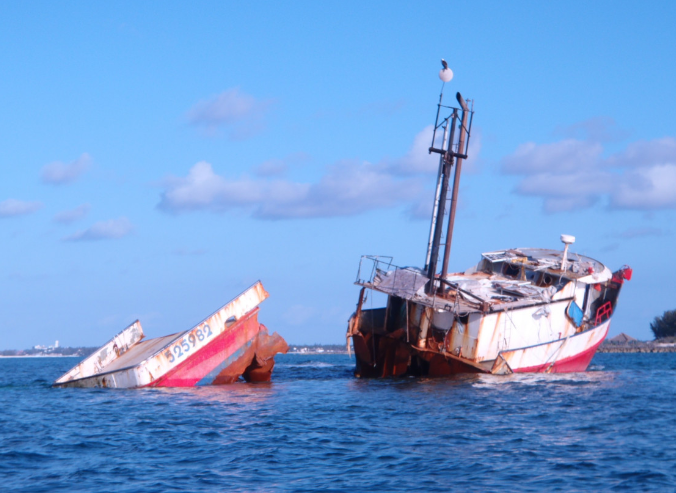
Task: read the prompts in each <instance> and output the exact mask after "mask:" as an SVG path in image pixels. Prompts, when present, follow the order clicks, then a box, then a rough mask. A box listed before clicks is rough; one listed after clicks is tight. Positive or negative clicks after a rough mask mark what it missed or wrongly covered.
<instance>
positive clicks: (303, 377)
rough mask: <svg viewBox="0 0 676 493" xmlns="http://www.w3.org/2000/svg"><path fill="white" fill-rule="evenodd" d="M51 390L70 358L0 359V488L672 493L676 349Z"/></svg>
mask: <svg viewBox="0 0 676 493" xmlns="http://www.w3.org/2000/svg"><path fill="white" fill-rule="evenodd" d="M277 361H278V363H277V366H276V367H275V372H274V375H273V382H272V383H270V384H246V383H243V382H239V383H235V384H232V385H227V386H221V387H201V388H194V389H142V390H97V389H91V390H90V389H53V388H51V386H50V385H51V383H52V381H53V380H55V379H56V378H57V377H58V376H59V375H60V374H61V373H63V372H65V371H66V370H68V369H69V368H70V367H71V366H73V365H74V364H75V363H76V362H77V359H74V358H26V359H0V490H2V491H26V492H28V491H30V492H39V491H46V492H47V491H49V492H53V491H92V492H105V491H121V492H132V491H133V492H136V491H139V492H165V491H316V490H324V491H448V490H451V489H453V490H458V491H463V490H465V491H466V490H472V491H580V490H585V491H614V490H628V491H642V490H645V491H674V490H675V489H676V412H675V411H676V354H628V355H620V354H599V355H597V356H596V357H595V359H594V361H593V362H592V366H591V368H590V371H588V372H587V373H578V374H567V375H520V376H516V375H512V376H469V375H467V376H460V377H457V378H448V379H437V380H424V379H413V378H407V379H398V380H366V381H365V380H356V379H355V378H354V377H353V376H352V362H351V361H350V360H349V359H348V358H347V356H341V355H318V356H313V355H285V356H281V357H278V358H277Z"/></svg>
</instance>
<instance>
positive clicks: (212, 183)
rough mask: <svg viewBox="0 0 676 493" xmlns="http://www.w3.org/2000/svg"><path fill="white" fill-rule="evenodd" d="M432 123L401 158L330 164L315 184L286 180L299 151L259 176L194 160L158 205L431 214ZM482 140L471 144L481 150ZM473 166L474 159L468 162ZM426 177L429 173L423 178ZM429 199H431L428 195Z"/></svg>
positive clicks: (256, 212) (275, 215) (284, 213)
mask: <svg viewBox="0 0 676 493" xmlns="http://www.w3.org/2000/svg"><path fill="white" fill-rule="evenodd" d="M431 139H432V127H431V126H430V127H426V128H425V129H423V130H422V131H421V132H420V133H418V134H417V135H416V136H415V138H414V141H413V145H412V146H411V148H410V150H409V151H408V152H407V153H406V155H404V156H403V157H402V158H400V159H395V160H385V161H383V162H381V163H378V164H371V163H368V162H361V163H360V162H357V161H340V162H338V163H336V164H333V165H331V166H327V167H326V169H325V173H324V174H323V176H321V177H320V178H319V180H317V181H315V182H299V181H292V180H290V179H288V178H284V177H283V176H282V175H284V173H285V171H286V170H287V164H286V163H287V162H288V161H290V160H306V159H307V156H306V155H303V154H300V155H294V156H289V157H287V158H285V159H284V160H273V161H267V162H266V163H263V164H262V165H260V166H258V167H255V168H254V169H253V171H254V174H255V175H257V176H254V177H252V176H248V175H242V176H240V177H236V178H232V177H226V176H222V175H219V174H218V173H216V172H215V171H214V169H213V167H212V165H211V164H210V163H207V162H205V161H201V162H199V163H197V164H195V165H194V166H193V167H192V168H191V169H190V170H189V171H188V174H187V176H185V177H171V178H169V179H167V180H165V190H164V191H163V192H162V194H161V199H160V203H159V204H158V207H159V208H160V209H161V210H163V211H165V212H169V213H173V214H178V213H183V212H188V211H198V210H208V211H212V212H222V211H226V210H233V209H239V210H244V211H245V212H246V213H248V214H251V215H252V216H254V217H257V218H262V219H286V218H309V217H336V216H349V215H356V214H361V213H363V212H367V211H370V210H375V209H386V208H392V207H397V206H401V205H408V206H409V216H410V217H411V218H420V217H422V216H425V217H426V216H427V214H425V211H426V210H427V209H429V207H427V208H426V207H425V206H424V205H423V203H422V200H425V199H429V197H428V196H429V195H430V194H427V195H425V197H424V198H423V195H422V194H423V192H424V189H425V186H427V187H428V188H431V187H433V186H434V185H435V181H434V180H433V179H432V180H430V177H432V176H436V174H437V171H438V166H439V155H438V154H432V155H430V154H429V151H428V149H429V146H430V143H431ZM480 146H481V141H480V139H477V141H476V142H475V143H471V142H470V147H471V149H473V152H474V153H476V154H478V153H479V150H480ZM469 165H470V167H471V163H469ZM423 175H426V176H425V177H424V178H423ZM429 200H431V199H429Z"/></svg>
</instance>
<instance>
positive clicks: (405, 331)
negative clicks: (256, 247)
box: [347, 60, 632, 377]
mask: <svg viewBox="0 0 676 493" xmlns="http://www.w3.org/2000/svg"><path fill="white" fill-rule="evenodd" d="M442 64H443V65H444V69H443V70H442V71H441V72H440V78H441V79H442V80H443V81H444V82H448V81H449V80H450V77H452V72H451V73H450V76H449V74H448V72H450V69H448V68H447V66H446V64H445V63H444V62H443V60H442ZM456 99H457V102H458V105H459V107H451V106H445V105H443V104H442V100H443V86H442V94H441V95H440V97H439V103H438V105H437V117H436V122H435V128H434V135H433V137H432V146H431V147H430V148H429V152H430V153H438V154H440V160H439V172H438V175H437V187H436V194H435V199H434V207H433V212H432V221H431V226H430V235H429V240H428V247H427V256H426V261H425V266H424V268H422V269H420V268H414V267H397V266H395V265H394V264H393V260H392V258H391V257H381V256H363V257H362V258H361V261H360V263H359V270H358V273H357V280H356V282H355V284H357V285H359V286H361V287H362V288H361V290H360V293H359V299H358V302H357V309H356V311H355V313H354V314H353V315H352V316H351V317H350V319H349V321H348V328H347V339H348V341H347V342H348V350H349V342H350V341H349V340H350V339H352V344H353V347H354V352H355V356H356V369H355V375H356V376H357V377H390V376H392V377H396V376H404V375H413V376H429V377H438V376H446V375H451V374H455V373H493V374H510V373H518V372H544V373H564V372H579V371H585V370H586V369H587V367H588V366H589V363H590V362H591V360H592V358H593V356H594V353H595V352H596V349H597V348H598V347H599V346H600V345H601V343H602V342H603V340H604V339H605V337H606V335H607V334H608V328H609V326H610V321H611V319H612V317H613V313H614V311H615V307H616V305H617V301H618V296H619V294H620V289H621V287H622V285H623V282H624V281H625V280H629V279H631V276H632V270H631V268H629V267H627V266H623V267H622V268H620V269H619V270H617V271H615V272H611V271H610V269H609V268H608V267H607V266H605V265H604V264H602V263H601V262H599V261H598V260H594V259H592V258H589V257H586V256H583V255H577V254H574V253H571V252H569V247H570V246H571V245H572V244H574V242H575V238H574V237H573V236H570V235H561V241H562V242H563V244H564V248H563V250H562V251H560V250H551V249H543V248H511V249H506V250H497V251H493V252H487V253H484V254H482V255H481V259H480V260H479V262H478V263H477V264H476V265H475V266H473V267H471V268H470V269H468V270H466V271H464V272H457V273H451V272H448V262H449V257H450V251H451V242H452V238H453V225H454V221H455V213H456V204H457V199H458V188H459V184H460V176H461V169H462V163H463V160H466V159H467V157H468V156H467V153H468V150H469V141H470V134H471V127H472V119H473V116H474V111H473V102H472V101H471V100H468V101H469V102H470V103H471V107H470V106H468V101H466V100H465V99H464V98H463V97H462V96H461V95H460V93H457V94H456ZM442 111H444V112H448V116H446V117H442V118H440V114H441V113H442ZM437 134H439V137H441V136H442V135H443V138H441V139H440V140H441V146H440V147H435V142H436V139H437ZM449 134H450V135H449ZM453 168H455V169H454V170H453ZM451 172H454V178H453V185H452V189H451V188H450V187H449V182H450V175H451ZM449 190H450V193H451V196H450V200H448V198H447V197H448V192H449ZM447 202H450V210H449V212H448V214H447V216H448V218H447V220H446V217H445V216H446V206H447ZM444 230H445V237H446V239H445V243H444V244H442V243H441V238H442V236H443V233H444ZM442 246H443V247H444V252H443V256H441V255H440V250H441V247H442ZM440 257H441V258H440ZM440 260H441V262H439V261H440ZM439 264H440V269H438V265H439ZM367 291H370V292H372V291H376V292H380V293H384V294H385V295H387V303H386V306H385V307H382V308H371V309H367V308H365V306H366V305H365V299H366V297H367V296H368V294H369V293H368V292H367Z"/></svg>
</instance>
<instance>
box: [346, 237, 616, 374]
mask: <svg viewBox="0 0 676 493" xmlns="http://www.w3.org/2000/svg"><path fill="white" fill-rule="evenodd" d="M539 252H541V253H542V252H544V253H543V255H544V254H546V255H547V256H548V257H549V258H555V257H556V255H555V253H556V252H553V251H551V252H550V251H543V250H540V251H539ZM590 260H591V259H587V258H581V257H577V260H575V261H571V260H569V263H572V265H573V267H575V262H581V263H583V264H584V265H585V266H586V265H587V264H588V263H590ZM500 261H502V260H500ZM591 262H593V265H594V266H596V267H599V266H600V273H599V274H600V275H599V276H597V278H596V279H606V280H605V281H604V282H594V283H587V282H584V281H583V280H594V279H588V278H589V276H588V275H587V274H586V272H582V270H581V268H579V266H577V267H576V269H575V271H573V270H572V269H571V270H570V271H565V272H564V271H562V270H558V271H557V270H555V269H552V268H551V265H550V266H548V267H547V268H545V269H544V270H541V271H537V270H536V269H537V268H539V267H540V266H538V265H533V264H532V263H531V264H529V263H526V262H524V263H522V264H521V266H522V268H521V269H518V271H517V270H515V271H514V276H516V277H517V279H516V280H515V279H514V278H513V277H509V276H505V275H502V274H495V273H493V272H492V271H491V270H490V266H486V265H484V266H483V267H482V268H484V269H487V270H486V272H479V271H476V270H474V271H473V270H470V271H468V273H466V274H452V275H449V276H448V277H447V279H445V280H443V281H444V282H441V280H438V279H437V280H435V285H436V289H435V290H434V291H433V293H434V294H433V295H432V296H430V295H428V294H427V293H425V292H424V291H423V290H422V289H420V288H418V289H417V290H415V291H414V289H412V288H408V289H403V288H402V286H398V285H397V284H396V282H390V283H385V282H383V279H397V277H396V276H397V274H396V273H397V272H399V269H398V268H397V267H396V266H393V265H392V264H391V262H390V263H389V264H388V265H389V266H390V271H389V272H383V271H381V270H379V269H378V268H374V269H373V272H375V273H376V275H377V277H376V275H374V277H373V278H372V279H358V281H357V284H358V285H361V286H363V288H362V289H364V288H367V289H373V290H377V291H381V292H384V293H386V294H388V296H389V297H388V305H387V307H386V308H383V309H381V310H382V311H384V317H381V318H380V322H379V324H380V325H374V324H373V323H370V324H367V323H366V318H367V316H368V315H369V314H370V313H369V311H367V312H364V311H362V310H361V309H358V311H357V313H355V314H354V315H353V316H352V317H351V319H350V322H349V327H348V334H350V336H351V337H352V339H353V343H354V349H355V354H356V357H357V361H358V364H357V369H356V374H358V375H359V376H365V377H383V376H401V375H426V376H442V375H446V374H451V373H457V372H463V373H465V372H493V373H496V374H506V373H512V372H522V371H529V372H561V371H584V370H585V369H586V367H587V365H588V364H589V362H590V361H591V358H592V357H593V354H594V351H595V348H596V347H598V345H600V344H601V342H602V341H603V338H604V337H605V335H606V334H607V331H608V326H609V323H610V318H611V317H612V313H613V311H614V306H615V303H616V302H617V298H618V295H619V291H620V287H621V282H622V281H623V280H624V279H625V277H624V275H623V274H622V273H619V274H616V275H614V276H613V275H610V276H608V275H606V274H605V273H604V270H605V269H606V268H605V267H604V266H602V264H600V263H598V262H596V261H591ZM480 265H481V264H480ZM406 272H409V273H410V272H416V271H415V270H412V269H410V268H407V269H406ZM508 272H511V271H508ZM618 272H619V271H618ZM549 273H551V275H552V276H553V275H554V274H556V283H555V284H552V282H553V281H551V280H550V279H549V278H547V277H545V276H548V275H550V274H549ZM581 274H582V275H581ZM521 276H524V279H525V278H527V279H530V280H523V281H522V280H519V279H520V277H521ZM400 278H401V279H402V282H407V281H406V276H403V275H401V276H400ZM408 285H409V286H411V284H410V283H409V284H408ZM461 286H462V288H461ZM415 287H416V286H414V288H415ZM400 296H405V298H401V297H400ZM360 299H361V292H360ZM396 300H399V301H396ZM571 303H577V306H578V307H579V308H580V310H582V308H584V311H583V315H582V319H581V320H579V321H578V322H575V321H574V320H573V319H571V318H570V317H569V316H568V315H567V310H568V308H569V307H570V306H571ZM358 305H359V304H358ZM404 305H405V306H406V309H405V310H403V311H402V309H401V308H400V307H402V306H404ZM372 311H373V310H372ZM365 326H368V329H366V328H365ZM406 360H407V361H406Z"/></svg>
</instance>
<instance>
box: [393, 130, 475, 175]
mask: <svg viewBox="0 0 676 493" xmlns="http://www.w3.org/2000/svg"><path fill="white" fill-rule="evenodd" d="M433 130H434V126H433V125H429V126H427V127H425V128H424V129H423V130H422V131H420V132H419V133H418V134H417V135H416V136H415V137H414V139H413V145H412V146H411V148H410V149H409V150H408V152H407V153H406V154H405V155H404V156H403V157H401V158H399V159H395V160H393V161H385V165H386V166H387V167H388V169H389V171H390V172H392V173H394V174H399V175H436V174H437V173H438V172H439V159H440V155H439V154H437V153H430V151H429V148H430V146H431V145H432V135H433ZM442 141H443V131H437V134H436V138H435V144H434V147H437V148H440V147H441V146H442V143H443V142H442ZM480 152H481V131H480V130H479V129H477V128H473V130H472V137H471V138H470V141H469V150H468V151H467V159H466V160H465V161H463V165H462V169H463V172H465V171H468V172H470V173H471V172H473V171H476V167H477V162H478V160H479V153H480Z"/></svg>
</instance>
